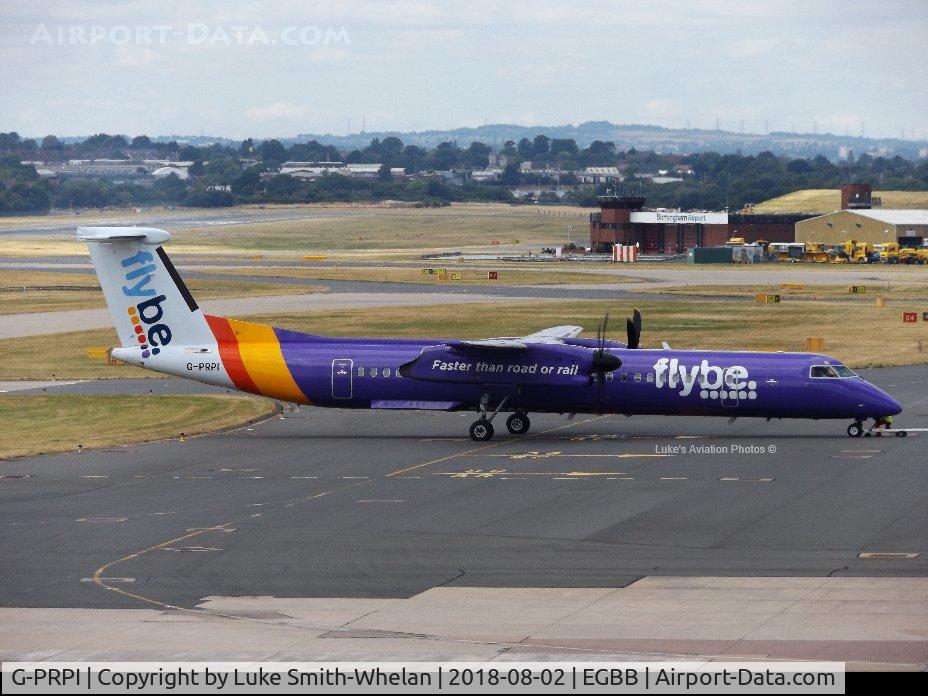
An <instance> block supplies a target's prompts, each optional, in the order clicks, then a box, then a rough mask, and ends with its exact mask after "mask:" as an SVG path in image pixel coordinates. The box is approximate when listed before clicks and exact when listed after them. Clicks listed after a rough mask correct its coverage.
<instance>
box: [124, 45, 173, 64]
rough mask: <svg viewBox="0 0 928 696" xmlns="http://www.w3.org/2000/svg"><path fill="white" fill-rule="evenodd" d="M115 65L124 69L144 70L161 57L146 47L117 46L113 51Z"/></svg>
mask: <svg viewBox="0 0 928 696" xmlns="http://www.w3.org/2000/svg"><path fill="white" fill-rule="evenodd" d="M113 57H114V58H115V59H116V65H119V66H122V67H124V68H145V67H148V66H149V65H151V64H152V63H154V62H155V61H156V60H158V59H159V58H160V57H161V56H160V55H159V54H158V53H156V52H155V51H153V50H152V49H151V48H149V47H147V46H130V45H128V44H127V45H125V46H117V47H116V50H115V51H113Z"/></svg>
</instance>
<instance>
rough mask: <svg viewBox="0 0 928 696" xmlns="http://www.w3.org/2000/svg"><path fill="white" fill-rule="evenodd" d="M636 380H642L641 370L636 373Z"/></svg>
mask: <svg viewBox="0 0 928 696" xmlns="http://www.w3.org/2000/svg"><path fill="white" fill-rule="evenodd" d="M635 381H636V382H640V381H641V373H640V372H636V373H635Z"/></svg>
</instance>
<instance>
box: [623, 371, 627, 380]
mask: <svg viewBox="0 0 928 696" xmlns="http://www.w3.org/2000/svg"><path fill="white" fill-rule="evenodd" d="M622 381H623V382H627V381H628V373H627V372H623V373H622Z"/></svg>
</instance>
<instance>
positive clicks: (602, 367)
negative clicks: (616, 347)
mask: <svg viewBox="0 0 928 696" xmlns="http://www.w3.org/2000/svg"><path fill="white" fill-rule="evenodd" d="M608 327H609V312H608V311H607V312H606V315H605V316H604V317H603V320H602V322H601V323H600V325H599V326H598V327H597V329H596V343H597V348H596V351H595V352H594V353H593V366H592V369H591V370H590V385H591V386H592V384H593V377H594V376H595V377H596V380H597V381H598V382H599V386H600V388H605V386H606V373H607V372H612V371H613V370H618V369H619V368H620V367H622V361H621V360H619V359H618V358H617V357H616V356H614V355H613V354H612V353H607V352H606V329H607V328H608Z"/></svg>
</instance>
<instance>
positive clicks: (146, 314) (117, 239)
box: [77, 227, 216, 358]
mask: <svg viewBox="0 0 928 696" xmlns="http://www.w3.org/2000/svg"><path fill="white" fill-rule="evenodd" d="M77 238H78V239H80V240H82V241H85V242H87V247H88V249H89V250H90V258H91V261H92V262H93V266H94V270H95V271H96V272H97V277H98V278H99V279H100V286H101V287H102V288H103V294H104V296H105V297H106V304H107V306H108V307H109V310H110V314H112V316H113V322H114V323H115V324H116V332H117V333H118V334H119V341H120V343H121V344H122V345H123V347H126V348H128V347H134V348H138V349H139V350H140V351H141V357H142V358H147V357H149V356H150V355H157V354H158V353H159V352H160V351H161V348H162V347H163V346H166V345H168V344H173V345H175V346H189V347H201V346H202V347H206V346H211V345H214V344H215V343H216V339H215V337H214V336H213V333H212V331H210V328H209V325H208V324H207V322H206V318H205V317H204V316H203V312H202V311H201V310H200V308H199V306H198V305H197V303H196V300H194V299H193V296H192V295H191V294H190V291H189V290H188V289H187V286H186V285H185V284H184V281H183V280H182V279H181V277H180V275H179V274H178V273H177V270H176V269H175V268H174V264H172V263H171V260H170V259H169V258H168V255H167V253H165V251H164V248H163V247H162V246H161V245H162V244H163V243H164V242H166V241H167V240H168V239H170V238H171V235H170V234H169V233H168V232H166V231H164V230H159V229H155V228H152V227H79V228H78V229H77Z"/></svg>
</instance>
